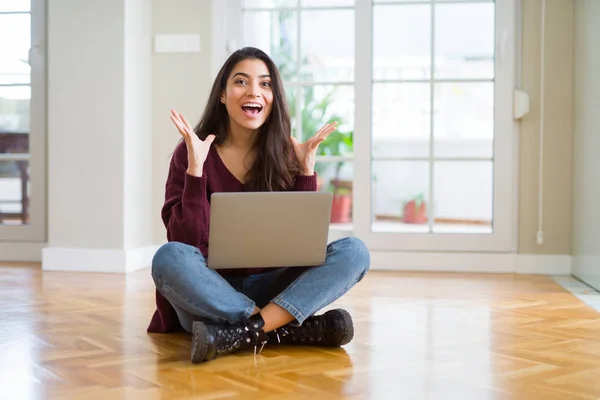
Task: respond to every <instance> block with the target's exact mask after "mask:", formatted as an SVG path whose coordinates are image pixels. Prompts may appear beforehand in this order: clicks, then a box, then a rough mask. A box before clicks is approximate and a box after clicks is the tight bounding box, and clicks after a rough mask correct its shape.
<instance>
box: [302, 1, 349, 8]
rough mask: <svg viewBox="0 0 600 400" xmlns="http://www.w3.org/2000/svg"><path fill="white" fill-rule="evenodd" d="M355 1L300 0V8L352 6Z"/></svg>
mask: <svg viewBox="0 0 600 400" xmlns="http://www.w3.org/2000/svg"><path fill="white" fill-rule="evenodd" d="M354 3H355V0H300V6H301V7H332V6H333V7H336V6H337V7H340V6H353V5H354Z"/></svg>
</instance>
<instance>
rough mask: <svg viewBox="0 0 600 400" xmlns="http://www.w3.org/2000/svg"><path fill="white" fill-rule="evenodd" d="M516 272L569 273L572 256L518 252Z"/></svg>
mask: <svg viewBox="0 0 600 400" xmlns="http://www.w3.org/2000/svg"><path fill="white" fill-rule="evenodd" d="M515 261H516V265H515V272H516V273H518V274H548V275H571V264H572V257H571V256H570V255H567V254H548V255H546V254H518V255H517V258H516V260H515Z"/></svg>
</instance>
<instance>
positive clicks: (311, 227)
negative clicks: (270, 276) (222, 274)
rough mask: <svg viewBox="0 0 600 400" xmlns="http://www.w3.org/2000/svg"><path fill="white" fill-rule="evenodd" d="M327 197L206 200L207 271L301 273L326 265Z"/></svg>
mask: <svg viewBox="0 0 600 400" xmlns="http://www.w3.org/2000/svg"><path fill="white" fill-rule="evenodd" d="M332 200H333V195H332V193H330V192H218V193H213V194H212V195H211V199H210V203H211V205H210V230H209V237H208V260H207V266H208V267H209V268H211V269H232V268H271V267H306V266H316V265H321V264H323V263H324V262H325V253H326V251H327V244H328V242H327V241H328V234H329V221H330V218H331V204H332Z"/></svg>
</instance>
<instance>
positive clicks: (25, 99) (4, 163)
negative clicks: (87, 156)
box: [0, 0, 46, 241]
mask: <svg viewBox="0 0 600 400" xmlns="http://www.w3.org/2000/svg"><path fill="white" fill-rule="evenodd" d="M45 18H46V16H45V1H43V0H4V1H0V38H3V39H5V38H10V39H7V40H1V41H0V240H27V241H35V240H38V241H41V240H43V239H44V237H45V235H44V231H45V214H44V209H45V207H46V204H45V193H44V192H45V189H44V185H45V179H44V171H45V132H44V130H45V93H46V90H45V79H44V68H45V65H44V58H45V54H44V51H45V45H44V35H45V32H44V31H45Z"/></svg>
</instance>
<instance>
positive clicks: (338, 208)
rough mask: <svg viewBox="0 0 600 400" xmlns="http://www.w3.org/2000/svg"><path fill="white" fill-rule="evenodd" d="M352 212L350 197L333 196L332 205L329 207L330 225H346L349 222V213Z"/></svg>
mask: <svg viewBox="0 0 600 400" xmlns="http://www.w3.org/2000/svg"><path fill="white" fill-rule="evenodd" d="M351 211H352V196H349V195H339V194H336V195H334V196H333V204H332V205H331V220H330V222H332V223H347V222H350V213H351Z"/></svg>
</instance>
